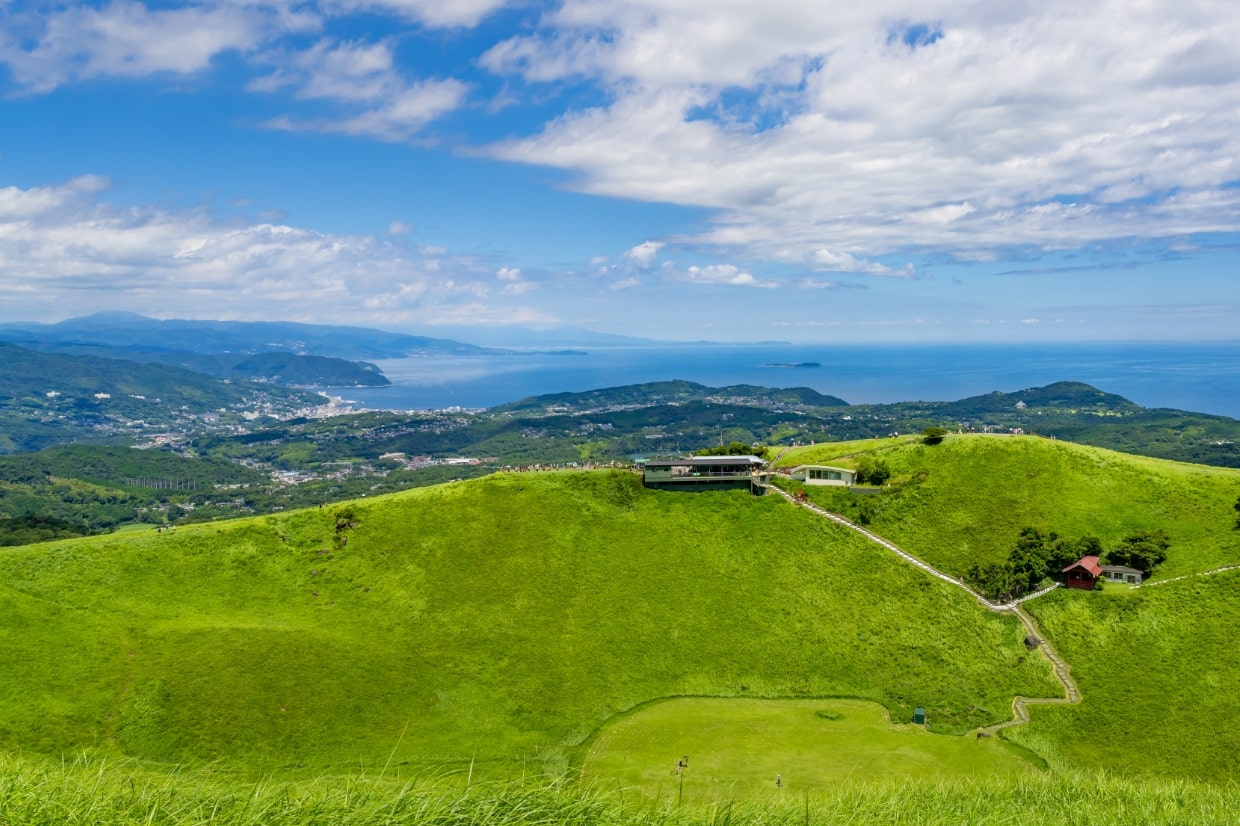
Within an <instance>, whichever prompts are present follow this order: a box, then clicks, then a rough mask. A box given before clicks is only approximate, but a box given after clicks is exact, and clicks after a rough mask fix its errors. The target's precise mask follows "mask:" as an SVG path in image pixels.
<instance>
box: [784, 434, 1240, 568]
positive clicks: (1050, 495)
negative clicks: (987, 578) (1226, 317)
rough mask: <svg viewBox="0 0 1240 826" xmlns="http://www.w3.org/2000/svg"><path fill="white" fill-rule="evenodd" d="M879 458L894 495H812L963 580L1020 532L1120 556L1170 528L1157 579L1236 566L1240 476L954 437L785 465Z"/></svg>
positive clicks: (1040, 444)
mask: <svg viewBox="0 0 1240 826" xmlns="http://www.w3.org/2000/svg"><path fill="white" fill-rule="evenodd" d="M867 457H868V458H869V459H870V460H872V461H873V460H880V461H882V462H884V463H885V464H886V465H887V466H888V468H889V469H890V471H891V474H892V475H891V479H890V487H889V488H886V489H884V490H883V491H881V492H880V493H878V494H877V495H872V496H866V497H861V496H858V495H856V494H850V493H848V492H847V491H843V490H840V489H832V488H810V489H809V490H810V495H811V496H812V497H814V498H815V499H816V500H817V501H820V502H821V503H822V504H823V505H824V506H826V507H828V509H831V510H835V511H837V512H840V513H844V514H846V515H850V516H852V517H853V518H854V519H858V520H862V521H865V522H866V523H867V524H869V526H870V527H871V528H873V529H874V530H876V531H878V532H879V533H880V534H882V535H883V536H885V537H887V538H888V539H891V540H893V541H894V542H896V543H897V544H899V545H901V546H903V547H905V548H906V549H907V550H909V551H911V552H913V553H916V554H918V555H919V556H921V557H922V558H924V559H925V560H927V561H928V562H931V563H932V564H934V565H936V566H938V567H940V568H942V569H943V570H946V571H949V572H951V573H954V574H956V575H962V574H964V573H965V572H966V571H967V570H968V568H969V567H970V566H971V565H973V564H974V563H983V564H985V563H988V562H998V561H1000V560H1002V559H1003V558H1005V557H1006V555H1007V553H1008V551H1009V550H1010V549H1011V548H1012V546H1013V544H1014V543H1015V542H1016V539H1017V537H1018V536H1019V535H1020V531H1021V529H1022V528H1024V527H1026V526H1031V527H1035V528H1038V529H1040V530H1042V531H1044V532H1050V531H1054V532H1057V533H1058V534H1059V535H1060V536H1065V537H1073V538H1075V537H1081V536H1096V537H1098V538H1099V539H1100V540H1102V543H1103V545H1104V547H1113V546H1114V545H1116V544H1117V543H1118V542H1119V541H1120V540H1121V539H1122V538H1123V537H1124V536H1127V535H1129V534H1131V533H1133V532H1135V531H1140V530H1157V529H1165V530H1166V531H1167V532H1168V533H1169V534H1170V535H1171V542H1172V544H1171V549H1170V551H1169V555H1168V559H1167V562H1166V564H1165V565H1163V566H1162V568H1160V569H1159V575H1160V576H1162V577H1168V576H1175V575H1178V574H1183V573H1190V572H1194V571H1201V570H1205V569H1207V568H1210V567H1213V566H1215V565H1222V564H1226V563H1229V562H1240V534H1237V533H1236V532H1233V531H1232V530H1231V528H1232V527H1233V526H1234V524H1235V516H1236V513H1235V511H1234V510H1233V509H1232V505H1233V504H1234V503H1235V501H1236V498H1237V496H1240V471H1236V470H1232V469H1223V468H1213V467H1205V466H1201V465H1186V464H1179V463H1175V462H1169V461H1165V460H1161V459H1149V458H1145V457H1141V456H1132V455H1129V454H1124V453H1116V452H1113V451H1109V450H1103V449H1101V448H1091V447H1083V446H1081V445H1074V444H1070V443H1067V442H1060V441H1052V440H1048V439H1040V438H1036V437H1029V436H1024V437H1009V436H983V435H966V436H958V435H951V436H948V437H947V439H946V440H945V441H944V442H943V443H942V444H939V445H934V446H931V445H925V444H922V443H921V440H920V439H918V438H903V439H876V440H869V441H865V442H839V443H834V444H823V445H817V446H814V447H806V448H794V449H792V450H789V451H788V452H786V453H785V454H784V455H783V456H782V458H781V459H780V460H779V465H780V466H782V467H791V466H794V465H798V464H805V463H813V462H821V463H828V464H838V465H844V466H849V467H855V466H857V465H858V464H859V463H860V462H862V461H863V460H864V459H866V458H867Z"/></svg>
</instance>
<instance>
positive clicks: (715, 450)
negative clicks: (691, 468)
mask: <svg viewBox="0 0 1240 826" xmlns="http://www.w3.org/2000/svg"><path fill="white" fill-rule="evenodd" d="M764 450H766V448H765V447H763V446H762V445H756V446H755V445H747V444H745V443H744V442H728V443H727V444H726V445H720V446H719V447H708V448H706V449H705V450H699V451H696V452H695V453H694V454H693V455H694V456H750V455H753V456H761V455H762V452H763V451H764Z"/></svg>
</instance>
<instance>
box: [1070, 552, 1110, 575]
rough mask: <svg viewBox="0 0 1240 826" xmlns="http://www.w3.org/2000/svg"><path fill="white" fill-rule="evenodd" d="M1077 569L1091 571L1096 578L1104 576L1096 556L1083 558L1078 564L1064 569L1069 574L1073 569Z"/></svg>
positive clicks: (1074, 563) (1075, 563)
mask: <svg viewBox="0 0 1240 826" xmlns="http://www.w3.org/2000/svg"><path fill="white" fill-rule="evenodd" d="M1076 567H1081V568H1084V569H1085V570H1087V571H1089V572H1090V573H1091V574H1093V575H1094V576H1101V575H1102V566H1101V565H1099V564H1098V557H1096V556H1083V557H1081V558H1080V559H1078V560H1077V561H1076V562H1073V563H1072V564H1071V565H1069V566H1068V567H1066V568H1064V569H1063V570H1064V573H1067V572H1068V571H1071V570H1072V569H1073V568H1076Z"/></svg>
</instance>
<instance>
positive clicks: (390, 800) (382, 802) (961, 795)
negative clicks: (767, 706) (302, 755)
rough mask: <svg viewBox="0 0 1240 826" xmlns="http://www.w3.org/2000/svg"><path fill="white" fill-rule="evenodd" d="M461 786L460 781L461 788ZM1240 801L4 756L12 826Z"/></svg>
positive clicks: (1159, 787) (1225, 818)
mask: <svg viewBox="0 0 1240 826" xmlns="http://www.w3.org/2000/svg"><path fill="white" fill-rule="evenodd" d="M458 779H459V778H458ZM1237 811H1240V790H1237V788H1236V787H1234V786H1230V787H1218V786H1209V785H1204V784H1194V783H1189V782H1185V781H1177V780H1155V781H1147V782H1135V781H1132V780H1127V779H1123V778H1119V777H1114V776H1110V775H1107V774H1105V773H1099V774H1076V775H1070V776H1067V777H1048V776H1034V777H1024V778H1019V779H1008V780H1004V781H991V782H986V783H977V782H969V781H961V782H940V783H934V782H924V781H923V782H918V781H912V782H901V783H890V784H881V785H856V786H847V785H845V786H842V787H840V788H839V789H838V790H835V791H829V792H823V793H819V794H814V795H802V794H799V793H797V792H796V791H795V790H794V789H789V788H785V789H782V790H775V789H772V794H771V796H770V799H769V800H765V801H751V802H722V803H717V804H711V805H705V806H684V807H677V806H674V805H669V804H654V803H650V802H649V801H646V800H643V799H641V798H640V797H639V796H637V795H634V794H631V793H629V794H626V793H625V791H624V790H623V789H609V790H599V789H581V788H579V787H577V786H575V785H573V784H564V783H542V784H532V783H521V782H504V783H485V784H474V785H471V786H468V787H465V786H463V785H460V784H459V783H458V784H454V783H451V782H445V781H444V779H442V778H432V779H429V780H427V781H424V782H409V783H404V784H395V783H384V782H374V781H373V780H367V779H366V778H363V777H357V778H353V779H351V780H311V781H304V782H299V783H282V782H259V783H236V782H232V781H229V780H228V779H227V778H224V777H220V776H217V775H213V774H211V773H210V772H209V771H207V770H197V771H173V772H168V773H148V772H143V771H142V770H141V769H139V768H137V767H134V766H131V765H125V764H121V765H115V764H109V763H107V762H100V761H97V760H91V759H82V760H78V761H74V762H71V763H69V764H65V765H61V764H49V763H41V762H35V761H30V760H23V759H17V758H13V757H0V823H3V824H5V826H45V824H46V826H111V825H112V824H117V825H118V826H130V825H131V824H132V826H138V824H150V825H151V826H191V825H192V826H207V824H228V826H340V825H341V824H350V825H351V826H371V824H374V825H375V826H379V825H380V824H382V825H383V826H389V825H390V824H414V823H416V824H429V825H430V826H457V824H461V826H464V824H471V825H472V824H485V825H486V826H508V825H509V824H511V825H512V826H542V825H543V824H565V826H577V825H578V824H580V826H586V824H591V825H592V826H593V825H595V824H597V826H609V825H610V824H639V826H647V825H648V826H708V824H709V826H724V824H730V825H731V826H774V824H789V826H791V824H798V825H799V824H815V825H818V824H820V825H821V826H835V825H836V824H840V825H841V826H842V825H843V824H869V823H891V824H918V826H938V824H944V825H946V824H953V825H955V824H964V823H967V824H1039V826H1042V825H1045V826H1058V824H1065V825H1066V824H1082V823H1088V824H1094V825H1095V826H1121V824H1122V825H1123V826H1129V825H1130V824H1137V823H1139V824H1147V825H1148V826H1159V825H1160V824H1195V825H1196V824H1201V825H1202V826H1205V825H1206V824H1233V823H1235V813H1236V812H1237Z"/></svg>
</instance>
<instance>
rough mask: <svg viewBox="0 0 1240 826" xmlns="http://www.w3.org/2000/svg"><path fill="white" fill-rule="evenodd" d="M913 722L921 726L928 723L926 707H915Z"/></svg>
mask: <svg viewBox="0 0 1240 826" xmlns="http://www.w3.org/2000/svg"><path fill="white" fill-rule="evenodd" d="M913 722H914V723H916V724H917V725H919V726H924V725H925V724H926V710H925V709H924V708H915V709H913Z"/></svg>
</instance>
